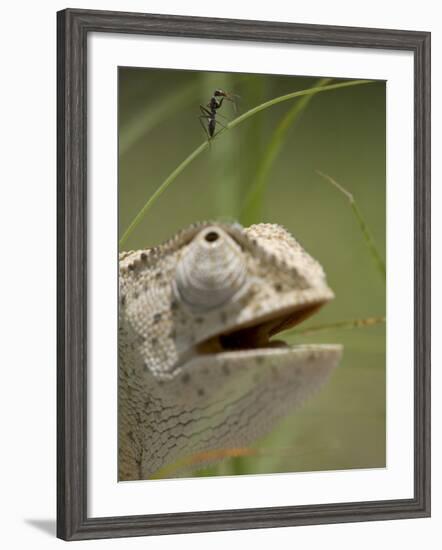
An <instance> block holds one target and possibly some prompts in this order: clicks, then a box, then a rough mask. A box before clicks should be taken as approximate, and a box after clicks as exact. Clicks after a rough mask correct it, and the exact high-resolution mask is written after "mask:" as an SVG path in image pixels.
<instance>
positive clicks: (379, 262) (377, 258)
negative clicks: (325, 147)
mask: <svg viewBox="0 0 442 550" xmlns="http://www.w3.org/2000/svg"><path fill="white" fill-rule="evenodd" d="M316 173H317V174H319V175H320V176H321V177H322V178H324V179H325V180H327V181H328V182H330V183H331V184H332V185H333V186H334V187H336V189H338V190H339V191H340V192H341V193H342V194H343V195H344V196H345V197H346V198H347V199H348V201H349V203H350V206H351V208H352V210H353V213H354V215H355V218H356V220H357V222H358V224H359V227H360V229H361V231H362V234H363V235H364V239H365V242H366V243H367V246H368V249H369V251H370V254H371V256H372V258H373V261H374V263H375V265H376V268H377V270H378V271H379V273H380V275H381V277H382V280H383V282H384V284H385V278H386V269H385V263H384V260H383V259H382V258H381V255H380V254H379V251H378V249H377V247H376V244H375V242H374V239H373V237H372V235H371V233H370V231H369V229H368V226H367V223H366V222H365V220H364V217H363V216H362V212H361V211H360V209H359V207H358V205H357V204H356V201H355V199H354V197H353V195H352V194H351V193H350V191H347V189H345V188H344V187H342V185H341V184H339V183H338V182H337V181H336V180H334V179H333V178H332V177H331V176H329V175H327V174H324V173H323V172H320V171H319V170H316Z"/></svg>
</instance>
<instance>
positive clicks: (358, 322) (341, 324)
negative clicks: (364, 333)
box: [285, 317, 385, 336]
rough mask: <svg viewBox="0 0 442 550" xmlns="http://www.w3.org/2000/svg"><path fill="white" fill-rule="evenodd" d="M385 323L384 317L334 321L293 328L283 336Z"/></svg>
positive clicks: (304, 334) (305, 334)
mask: <svg viewBox="0 0 442 550" xmlns="http://www.w3.org/2000/svg"><path fill="white" fill-rule="evenodd" d="M383 323H385V317H368V318H367V319H352V320H350V321H336V322H334V323H324V324H323V325H313V326H311V327H307V328H301V329H299V328H295V329H289V330H287V331H285V334H290V335H296V336H301V335H302V336H307V335H309V334H315V333H317V332H324V331H329V330H335V329H338V330H342V329H353V328H362V327H372V326H375V325H380V324H383Z"/></svg>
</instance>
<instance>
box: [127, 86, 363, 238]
mask: <svg viewBox="0 0 442 550" xmlns="http://www.w3.org/2000/svg"><path fill="white" fill-rule="evenodd" d="M370 82H373V81H372V80H350V81H347V82H339V83H336V84H330V85H328V86H323V87H319V88H318V87H316V88H309V89H308V90H299V91H297V92H292V93H290V94H286V95H283V96H279V97H276V98H274V99H271V100H269V101H265V102H264V103H261V104H260V105H257V106H256V107H254V108H253V109H250V110H249V111H247V112H246V113H244V114H242V115H240V116H239V117H237V118H235V119H234V120H232V121H231V122H229V124H228V125H227V126H226V129H225V130H222V131H220V132H218V135H219V134H221V133H224V132H225V131H227V130H231V129H232V128H235V127H236V126H238V125H239V124H241V123H242V122H244V121H245V120H247V119H248V118H250V117H252V116H254V115H256V114H257V113H259V112H261V111H264V110H265V109H268V108H269V107H272V106H273V105H277V104H278V103H283V102H284V101H289V100H290V99H295V98H297V97H302V96H305V95H310V94H316V93H318V92H326V91H329V90H337V89H340V88H348V87H350V86H358V85H361V84H369V83H370ZM208 147H209V142H208V141H206V142H204V143H202V144H201V145H200V146H198V147H197V148H196V149H195V150H194V151H193V152H192V153H191V154H190V155H189V156H188V157H187V158H185V159H184V160H183V162H182V163H181V164H179V165H178V166H177V167H176V168H175V170H174V171H173V172H172V173H171V174H170V175H169V176H168V177H167V178H166V179H165V180H164V181H163V183H162V184H161V185H160V186H159V187H158V189H157V190H156V191H155V192H154V193H153V195H151V197H149V199H148V200H147V202H146V203H145V204H144V206H143V207H142V208H141V210H140V211H139V212H138V214H137V215H136V216H135V218H134V219H133V220H132V222H131V223H130V225H129V227H128V228H127V229H126V231H125V232H124V234H123V236H122V237H121V239H120V242H119V246H120V248H121V247H123V246H124V244H125V243H126V241H127V239H128V238H129V236H130V235H131V233H132V232H133V230H134V229H135V228H136V227H137V225H138V224H139V223H140V222H141V220H142V219H143V217H144V215H145V214H146V213H147V211H148V210H149V208H150V207H151V206H152V204H153V203H154V202H155V201H156V200H157V199H158V198H159V197H160V196H161V195H162V194H163V193H164V191H165V190H166V189H167V188H168V187H169V185H170V184H171V183H172V182H173V181H174V180H175V179H176V178H177V176H178V175H179V174H181V172H182V171H183V170H184V169H185V168H186V167H187V166H188V165H189V164H190V163H191V162H192V161H193V160H195V159H196V158H197V157H198V156H199V155H200V154H201V153H202V152H203V151H204V150H205V149H207V148H208Z"/></svg>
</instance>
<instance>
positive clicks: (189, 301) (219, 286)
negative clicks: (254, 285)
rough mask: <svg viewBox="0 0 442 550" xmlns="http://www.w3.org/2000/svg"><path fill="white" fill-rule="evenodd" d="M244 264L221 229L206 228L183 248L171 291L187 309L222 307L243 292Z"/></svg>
mask: <svg viewBox="0 0 442 550" xmlns="http://www.w3.org/2000/svg"><path fill="white" fill-rule="evenodd" d="M245 282H246V262H245V261H244V255H243V254H242V251H241V248H240V246H239V245H238V244H237V243H236V242H235V241H234V240H233V239H232V238H231V237H230V236H229V235H228V234H227V233H226V232H225V231H223V230H222V229H221V228H218V227H208V228H206V229H204V230H203V231H201V233H200V234H199V235H198V236H197V237H196V238H195V239H194V240H193V241H192V242H191V243H190V244H189V245H188V246H187V248H185V249H184V250H183V252H182V255H181V258H180V260H179V262H178V265H177V268H176V275H175V284H174V290H175V293H176V295H177V298H178V299H180V300H181V301H182V302H183V304H185V305H186V306H188V307H189V308H190V309H193V310H198V311H204V310H210V309H213V308H216V307H220V306H222V304H224V303H226V302H227V301H228V300H232V299H233V298H234V296H235V295H238V294H240V293H242V292H243V291H244V290H245Z"/></svg>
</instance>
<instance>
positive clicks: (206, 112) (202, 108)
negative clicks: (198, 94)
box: [200, 105, 212, 117]
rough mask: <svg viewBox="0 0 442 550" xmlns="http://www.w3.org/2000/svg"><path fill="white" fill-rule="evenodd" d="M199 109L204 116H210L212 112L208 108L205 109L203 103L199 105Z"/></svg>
mask: <svg viewBox="0 0 442 550" xmlns="http://www.w3.org/2000/svg"><path fill="white" fill-rule="evenodd" d="M200 111H201V113H202V115H203V116H204V117H211V116H212V113H211V112H210V111H209V109H206V108H205V107H204V106H203V105H200Z"/></svg>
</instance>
